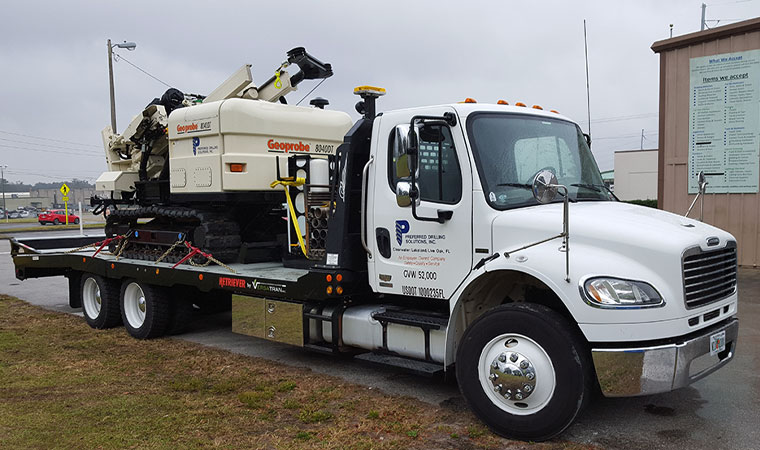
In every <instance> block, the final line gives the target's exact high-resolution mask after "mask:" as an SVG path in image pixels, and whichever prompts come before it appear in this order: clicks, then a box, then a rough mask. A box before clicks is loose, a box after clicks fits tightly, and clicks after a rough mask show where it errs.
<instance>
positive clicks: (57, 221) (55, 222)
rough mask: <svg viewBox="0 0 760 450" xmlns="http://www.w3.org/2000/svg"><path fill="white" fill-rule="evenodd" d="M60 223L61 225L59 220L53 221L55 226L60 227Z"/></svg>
mask: <svg viewBox="0 0 760 450" xmlns="http://www.w3.org/2000/svg"><path fill="white" fill-rule="evenodd" d="M59 223H61V221H60V220H58V219H53V225H58V224H59Z"/></svg>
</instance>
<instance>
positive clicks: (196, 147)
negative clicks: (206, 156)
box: [193, 137, 201, 156]
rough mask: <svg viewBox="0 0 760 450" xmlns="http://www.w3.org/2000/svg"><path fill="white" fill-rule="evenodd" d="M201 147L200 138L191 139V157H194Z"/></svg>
mask: <svg viewBox="0 0 760 450" xmlns="http://www.w3.org/2000/svg"><path fill="white" fill-rule="evenodd" d="M199 145H201V138H198V137H194V138H193V156H195V154H196V151H197V149H198V146H199Z"/></svg>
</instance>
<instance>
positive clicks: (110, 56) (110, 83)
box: [108, 39, 116, 134]
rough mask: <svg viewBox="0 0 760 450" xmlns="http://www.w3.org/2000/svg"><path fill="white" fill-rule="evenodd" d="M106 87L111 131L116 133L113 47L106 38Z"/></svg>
mask: <svg viewBox="0 0 760 450" xmlns="http://www.w3.org/2000/svg"><path fill="white" fill-rule="evenodd" d="M108 87H109V88H110V90H111V132H112V133H114V134H116V100H115V99H114V92H113V47H112V46H111V40H110V39H109V40H108Z"/></svg>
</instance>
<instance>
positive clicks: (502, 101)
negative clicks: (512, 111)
mask: <svg viewBox="0 0 760 450" xmlns="http://www.w3.org/2000/svg"><path fill="white" fill-rule="evenodd" d="M496 104H497V105H508V104H509V102H508V101H506V100H499V101H498V102H496Z"/></svg>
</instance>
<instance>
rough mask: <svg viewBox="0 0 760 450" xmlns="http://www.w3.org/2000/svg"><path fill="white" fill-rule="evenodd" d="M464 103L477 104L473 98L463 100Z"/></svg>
mask: <svg viewBox="0 0 760 450" xmlns="http://www.w3.org/2000/svg"><path fill="white" fill-rule="evenodd" d="M464 102H465V103H477V102H478V101H477V100H475V99H474V98H470V97H467V98H466V99H464Z"/></svg>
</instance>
